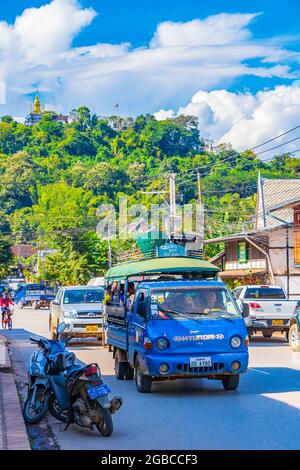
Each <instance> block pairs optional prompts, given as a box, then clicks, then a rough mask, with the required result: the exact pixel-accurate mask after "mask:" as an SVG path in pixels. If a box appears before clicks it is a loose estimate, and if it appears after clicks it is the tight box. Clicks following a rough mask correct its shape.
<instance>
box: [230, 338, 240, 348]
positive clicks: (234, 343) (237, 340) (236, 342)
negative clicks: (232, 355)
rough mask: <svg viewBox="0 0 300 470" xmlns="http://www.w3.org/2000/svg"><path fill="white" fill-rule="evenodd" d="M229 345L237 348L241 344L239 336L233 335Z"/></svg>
mask: <svg viewBox="0 0 300 470" xmlns="http://www.w3.org/2000/svg"><path fill="white" fill-rule="evenodd" d="M230 344H231V347H232V348H234V349H237V348H239V347H240V345H241V344H242V340H241V338H240V337H239V336H233V337H232V338H231V340H230Z"/></svg>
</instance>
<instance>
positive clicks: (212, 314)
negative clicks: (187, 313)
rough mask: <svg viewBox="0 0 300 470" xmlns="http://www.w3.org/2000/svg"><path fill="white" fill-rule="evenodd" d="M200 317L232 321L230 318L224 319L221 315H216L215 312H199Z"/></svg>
mask: <svg viewBox="0 0 300 470" xmlns="http://www.w3.org/2000/svg"><path fill="white" fill-rule="evenodd" d="M193 313H195V312H193ZM200 315H207V316H212V317H214V318H224V320H228V321H232V318H230V317H226V316H225V315H222V314H219V313H216V312H212V311H208V312H201V313H200Z"/></svg>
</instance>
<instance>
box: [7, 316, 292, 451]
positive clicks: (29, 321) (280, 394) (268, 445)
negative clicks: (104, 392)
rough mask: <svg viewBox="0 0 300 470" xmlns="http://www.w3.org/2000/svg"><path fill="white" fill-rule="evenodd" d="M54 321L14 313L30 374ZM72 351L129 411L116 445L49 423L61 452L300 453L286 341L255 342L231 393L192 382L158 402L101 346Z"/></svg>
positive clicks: (169, 389)
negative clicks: (118, 375)
mask: <svg viewBox="0 0 300 470" xmlns="http://www.w3.org/2000/svg"><path fill="white" fill-rule="evenodd" d="M48 315H49V311H48V310H46V309H45V310H32V309H31V308H24V309H22V310H19V309H18V308H17V307H15V314H14V325H13V330H12V331H8V332H5V334H6V336H7V337H8V338H9V340H10V341H11V342H12V343H13V345H14V346H15V348H16V349H17V350H18V351H19V352H20V353H21V356H22V360H23V361H24V364H26V367H27V365H28V361H29V357H30V353H31V352H32V350H34V346H33V345H31V344H30V342H29V336H30V335H33V334H35V335H41V336H45V337H48ZM1 333H2V331H1ZM69 349H71V350H73V351H74V352H75V353H76V355H77V357H78V358H79V359H80V360H81V361H83V362H85V363H88V362H98V363H99V365H100V366H101V370H102V373H103V375H104V378H105V381H106V382H107V383H108V384H109V386H110V387H111V389H112V391H113V394H115V395H121V396H122V397H123V400H124V404H123V407H122V408H121V409H120V410H119V412H118V413H117V414H116V415H114V433H113V435H112V437H110V438H105V437H102V436H100V434H99V433H98V432H97V431H89V430H85V429H83V428H80V427H78V426H75V425H72V426H71V427H70V428H69V429H68V430H67V431H63V425H62V424H61V423H59V422H57V421H56V420H55V419H54V418H53V417H51V416H48V421H49V423H50V427H51V429H52V432H53V434H54V436H55V439H56V441H57V443H58V445H59V447H60V448H61V449H94V450H95V449H99V450H100V449H101V450H113V449H122V450H123V449H180V450H182V449H299V448H300V426H299V423H300V353H299V354H297V353H292V352H291V350H290V349H289V346H288V344H287V343H286V342H285V339H284V337H283V336H280V335H278V336H276V337H273V338H272V339H271V340H265V339H264V338H262V337H261V336H258V335H257V336H256V337H255V339H254V341H253V342H251V346H250V349H249V353H250V368H249V371H248V373H247V374H244V375H243V376H242V377H241V381H240V386H239V389H238V390H237V391H230V392H226V391H224V390H223V387H222V385H221V383H220V382H218V381H208V380H205V379H202V380H198V379H197V380H196V379H193V380H181V381H180V380H178V381H175V382H170V383H163V382H162V383H156V384H154V386H153V392H152V393H151V394H139V393H138V392H137V391H136V388H135V383H134V382H133V381H117V380H116V379H115V377H114V369H113V360H112V355H111V354H110V353H109V352H108V351H107V349H103V348H101V347H100V346H99V345H98V343H97V342H95V341H94V340H90V341H86V340H76V341H75V342H74V343H72V346H70V348H69Z"/></svg>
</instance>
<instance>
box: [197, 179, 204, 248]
mask: <svg viewBox="0 0 300 470" xmlns="http://www.w3.org/2000/svg"><path fill="white" fill-rule="evenodd" d="M197 183H198V207H197V210H196V233H197V244H198V245H202V247H203V239H204V208H203V204H202V191H201V175H200V172H199V171H198V173H197Z"/></svg>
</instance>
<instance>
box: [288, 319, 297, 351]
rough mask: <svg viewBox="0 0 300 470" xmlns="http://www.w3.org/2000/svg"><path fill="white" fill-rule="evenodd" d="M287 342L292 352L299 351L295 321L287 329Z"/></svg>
mask: <svg viewBox="0 0 300 470" xmlns="http://www.w3.org/2000/svg"><path fill="white" fill-rule="evenodd" d="M289 343H290V347H291V350H292V351H294V352H300V337H299V330H298V326H297V324H296V323H294V324H293V325H292V326H291V327H290V330H289Z"/></svg>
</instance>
